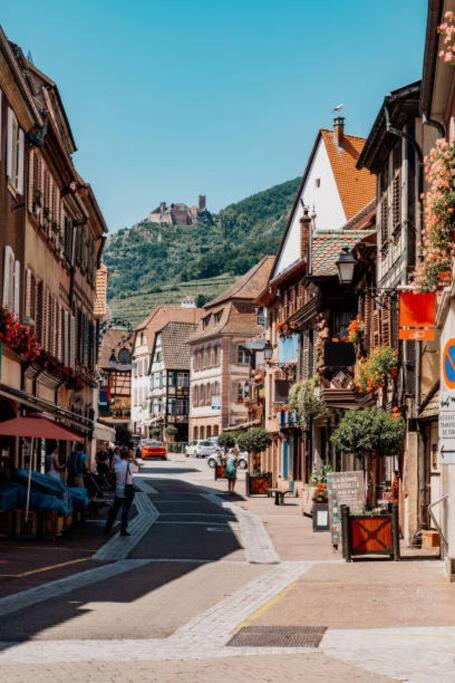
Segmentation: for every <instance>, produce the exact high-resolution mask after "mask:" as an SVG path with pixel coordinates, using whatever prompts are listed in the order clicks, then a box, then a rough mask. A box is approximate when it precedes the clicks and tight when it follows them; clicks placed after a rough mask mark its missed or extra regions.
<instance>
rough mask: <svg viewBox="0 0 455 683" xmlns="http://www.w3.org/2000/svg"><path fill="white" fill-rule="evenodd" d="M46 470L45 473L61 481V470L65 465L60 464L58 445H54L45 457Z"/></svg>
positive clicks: (62, 470) (63, 469)
mask: <svg viewBox="0 0 455 683" xmlns="http://www.w3.org/2000/svg"><path fill="white" fill-rule="evenodd" d="M46 465H47V472H46V474H47V475H48V476H49V477H52V479H57V481H62V478H63V472H64V471H65V465H61V464H60V460H59V458H58V446H54V448H53V449H52V451H51V452H50V453H49V455H48V456H47V457H46Z"/></svg>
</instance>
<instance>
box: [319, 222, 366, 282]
mask: <svg viewBox="0 0 455 683" xmlns="http://www.w3.org/2000/svg"><path fill="white" fill-rule="evenodd" d="M372 234H374V231H368V230H321V231H319V232H317V233H316V234H315V236H314V239H313V243H312V255H311V274H312V275H313V276H317V277H321V276H330V275H336V274H337V266H336V262H337V260H338V258H339V255H340V251H341V250H342V249H343V247H349V249H350V250H352V249H353V248H354V247H355V246H356V244H358V242H360V241H361V240H363V239H365V237H368V236H369V235H372Z"/></svg>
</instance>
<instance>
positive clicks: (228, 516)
mask: <svg viewBox="0 0 455 683" xmlns="http://www.w3.org/2000/svg"><path fill="white" fill-rule="evenodd" d="M153 471H154V472H156V471H157V470H156V469H154V470H153ZM183 471H185V470H183ZM186 471H188V470H186ZM173 472H176V473H181V472H182V469H181V468H173V469H172V470H170V469H167V470H166V471H165V474H166V475H168V474H172V473H173ZM153 487H154V488H155V489H156V490H157V491H158V495H156V494H154V495H151V496H150V498H151V500H153V503H154V505H155V506H156V507H157V508H158V510H159V511H160V517H163V518H164V520H166V521H161V523H160V517H159V518H158V520H157V522H156V523H155V524H154V525H153V526H152V527H151V528H150V530H149V531H148V532H147V533H146V534H145V536H144V537H143V538H142V539H141V540H140V541H139V543H138V544H137V546H136V547H135V549H134V550H133V552H131V553H130V556H129V557H130V558H131V559H151V560H152V562H151V563H150V564H147V565H144V566H141V567H139V568H135V569H132V570H131V571H129V572H127V573H124V574H120V575H118V576H114V577H111V578H109V579H107V580H103V581H99V582H97V583H93V584H91V585H89V586H86V587H84V588H78V589H76V590H74V591H72V592H71V593H66V594H62V595H61V596H59V597H56V598H51V599H49V600H47V601H45V602H42V603H39V604H36V605H34V606H31V607H27V608H24V609H23V610H20V611H18V612H15V613H12V614H8V615H5V616H3V617H0V643H2V644H1V646H0V648H1V649H3V650H5V649H7V648H9V647H11V646H12V644H13V643H17V642H24V641H27V640H32V639H36V637H40V634H42V632H43V631H45V630H47V629H50V628H53V627H56V626H59V625H62V626H63V625H65V624H68V622H71V621H73V620H76V621H74V624H73V625H72V626H71V627H70V628H71V629H72V630H71V635H70V636H68V626H67V627H66V629H63V630H65V635H64V638H68V637H70V638H74V639H80V638H90V633H81V632H79V630H78V628H77V619H78V618H79V617H81V616H82V615H84V614H88V613H91V612H95V613H96V606H95V607H93V606H92V604H91V603H113V604H115V603H118V604H126V603H133V602H134V601H136V600H138V599H139V598H141V597H143V596H146V595H149V594H151V593H153V591H156V590H158V589H159V588H161V587H162V586H165V585H166V584H168V583H170V582H173V581H175V580H177V579H179V578H181V577H183V576H185V575H186V574H188V573H190V572H192V571H193V570H194V569H197V568H198V567H200V566H201V564H205V563H207V562H208V563H211V562H217V561H219V560H222V559H223V558H226V557H227V556H228V555H232V553H235V552H237V551H240V550H241V549H242V546H241V545H240V543H239V541H238V538H237V535H236V534H235V532H234V530H233V529H232V528H231V526H230V525H231V524H234V525H235V524H236V523H237V522H238V520H237V518H236V516H235V513H234V512H233V511H232V510H230V509H223V508H221V507H220V506H219V505H217V504H216V503H213V502H211V501H209V500H208V499H207V498H206V497H205V496H204V495H203V494H206V493H207V492H210V491H213V493H216V495H218V496H220V493H221V497H222V498H223V499H226V500H229V501H242V500H244V498H243V497H242V496H240V495H238V494H234V495H232V496H230V495H228V494H225V495H223V493H222V492H220V491H219V490H218V489H214V488H213V489H212V488H211V487H207V486H206V485H204V486H203V487H198V486H197V484H194V485H193V484H189V483H186V482H182V481H179V480H178V479H177V480H175V479H174V480H173V479H172V478H162V479H161V478H159V479H158V478H157V479H153ZM201 489H202V490H201ZM190 494H192V495H191V500H189V499H188V496H189V495H190ZM160 496H162V497H163V500H162V501H161V502H160ZM166 498H167V499H168V500H166ZM194 498H197V499H196V500H194ZM201 519H202V520H204V521H202V522H201V521H200V520H201ZM195 520H197V523H195ZM205 520H206V521H205ZM161 559H163V560H164V561H163V562H161V561H159V562H156V560H161ZM166 559H167V560H168V561H167V562H166ZM153 560H155V562H153ZM97 566H98V565H97ZM235 566H236V565H235V564H234V565H233V567H235ZM81 569H82V568H81ZM237 571H238V569H237ZM176 599H177V600H178V596H176ZM89 604H90V607H87V605H89ZM152 617H153V623H155V619H156V622H157V623H159V621H160V615H159V614H155V615H154V616H153V615H152ZM96 618H97V617H96V614H95V617H94V620H95V621H96ZM146 632H147V629H146V628H145V629H144V636H143V637H144V638H147V637H148V636H147V635H146V634H145V633H146ZM41 637H42V636H41ZM101 637H102V636H101ZM139 637H141V636H139Z"/></svg>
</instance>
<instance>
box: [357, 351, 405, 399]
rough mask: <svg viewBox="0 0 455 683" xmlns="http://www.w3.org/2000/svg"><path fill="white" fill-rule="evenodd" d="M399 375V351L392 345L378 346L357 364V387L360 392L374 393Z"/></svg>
mask: <svg viewBox="0 0 455 683" xmlns="http://www.w3.org/2000/svg"><path fill="white" fill-rule="evenodd" d="M397 376H398V357H397V352H396V351H395V350H394V349H392V348H391V347H390V346H378V348H376V349H374V350H373V351H372V352H371V353H370V355H369V356H368V357H367V358H364V359H362V360H359V361H358V363H357V366H356V388H357V390H358V391H359V392H360V393H364V394H365V393H374V392H376V391H377V390H378V389H380V388H384V387H385V386H386V384H387V381H388V379H389V378H391V379H396V377H397Z"/></svg>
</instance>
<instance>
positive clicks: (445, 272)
mask: <svg viewBox="0 0 455 683" xmlns="http://www.w3.org/2000/svg"><path fill="white" fill-rule="evenodd" d="M454 170H455V143H453V142H448V141H447V140H445V139H444V138H440V139H439V140H437V141H436V145H435V147H434V148H433V149H432V150H431V152H430V153H429V154H428V156H427V157H426V158H425V180H426V185H427V188H428V189H427V191H426V193H425V197H424V223H425V225H424V228H423V230H422V242H421V245H420V257H421V261H420V263H419V264H418V266H417V268H416V270H415V273H414V281H415V285H416V287H417V290H418V291H420V292H434V291H435V290H436V289H437V288H438V287H441V286H445V285H446V284H447V281H449V282H450V280H451V273H452V255H453V242H454V235H455V178H454V175H453V173H454Z"/></svg>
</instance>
